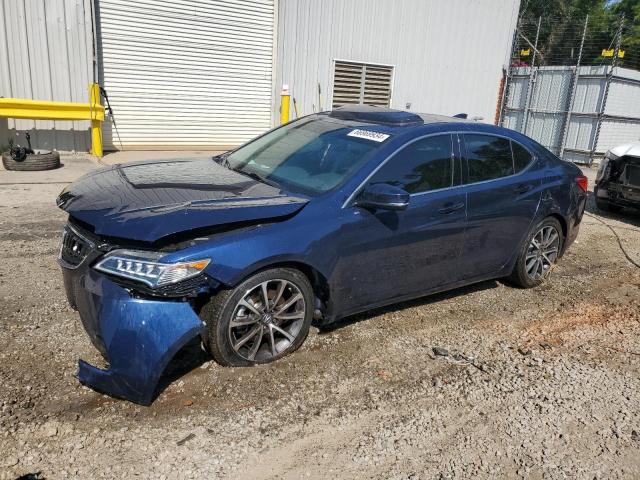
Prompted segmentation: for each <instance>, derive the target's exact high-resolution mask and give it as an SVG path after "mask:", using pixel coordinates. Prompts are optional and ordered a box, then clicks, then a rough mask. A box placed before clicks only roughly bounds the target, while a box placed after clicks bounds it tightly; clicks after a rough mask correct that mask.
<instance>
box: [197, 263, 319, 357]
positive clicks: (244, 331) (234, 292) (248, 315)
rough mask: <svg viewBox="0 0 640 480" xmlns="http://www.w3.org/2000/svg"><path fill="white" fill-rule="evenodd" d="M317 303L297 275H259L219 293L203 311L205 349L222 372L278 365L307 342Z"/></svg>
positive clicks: (289, 271)
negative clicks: (271, 363) (259, 365)
mask: <svg viewBox="0 0 640 480" xmlns="http://www.w3.org/2000/svg"><path fill="white" fill-rule="evenodd" d="M265 294H266V296H267V300H266V302H265V300H264V298H265V297H264V295H265ZM314 298H315V297H314V294H313V289H312V287H311V284H310V283H309V280H308V279H307V277H306V276H305V275H304V274H303V273H301V272H300V271H298V270H295V269H291V268H274V269H269V270H264V271H262V272H258V273H256V274H255V275H252V276H251V277H249V278H248V279H247V280H245V281H244V282H242V283H241V284H240V285H238V286H237V287H235V288H232V289H229V290H223V291H221V292H219V293H218V294H217V295H216V296H215V297H212V298H211V300H210V301H209V302H208V303H207V304H206V305H205V306H204V307H203V308H202V311H201V312H200V315H201V316H202V318H203V320H204V322H205V323H206V325H207V334H206V338H205V344H206V346H207V347H208V350H209V352H210V353H211V355H212V356H213V358H214V360H215V361H216V362H218V363H219V364H221V365H224V366H231V367H246V366H250V365H255V364H260V363H270V362H273V361H275V360H278V359H280V358H282V357H284V356H286V355H289V354H290V353H292V352H294V351H296V350H297V349H298V348H299V347H300V345H302V343H303V342H304V341H305V339H306V337H307V335H308V333H309V327H310V326H311V321H312V319H313V310H314ZM289 304H290V305H289ZM287 305H288V306H287Z"/></svg>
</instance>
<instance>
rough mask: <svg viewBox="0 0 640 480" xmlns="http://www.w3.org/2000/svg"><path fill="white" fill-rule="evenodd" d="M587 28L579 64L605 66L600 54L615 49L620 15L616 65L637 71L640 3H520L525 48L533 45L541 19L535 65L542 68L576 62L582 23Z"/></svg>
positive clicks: (596, 0)
mask: <svg viewBox="0 0 640 480" xmlns="http://www.w3.org/2000/svg"><path fill="white" fill-rule="evenodd" d="M587 15H589V24H588V28H587V35H586V38H585V43H584V50H583V63H585V64H589V63H591V64H594V63H595V64H597V63H607V62H608V61H610V59H609V58H603V57H602V50H609V49H612V48H614V47H615V38H616V32H617V30H618V27H619V25H620V18H621V16H622V15H624V19H625V21H624V25H625V27H624V30H623V36H622V50H624V51H625V58H624V59H620V61H619V62H620V64H621V65H623V66H625V67H629V68H635V69H640V0H613V1H612V0H522V3H521V5H520V24H521V29H522V33H523V35H524V37H526V40H525V39H524V38H522V37H521V40H520V45H523V46H524V47H525V48H526V47H527V46H530V45H529V43H527V40H528V42H530V43H533V42H534V38H535V32H536V28H537V23H538V20H539V19H540V18H541V19H542V21H541V27H540V36H539V40H538V50H539V53H540V56H539V58H538V61H539V62H541V63H542V64H546V65H562V64H572V63H574V62H575V60H576V58H577V52H578V49H579V46H580V39H581V36H582V30H583V26H584V20H585V18H586V16H587Z"/></svg>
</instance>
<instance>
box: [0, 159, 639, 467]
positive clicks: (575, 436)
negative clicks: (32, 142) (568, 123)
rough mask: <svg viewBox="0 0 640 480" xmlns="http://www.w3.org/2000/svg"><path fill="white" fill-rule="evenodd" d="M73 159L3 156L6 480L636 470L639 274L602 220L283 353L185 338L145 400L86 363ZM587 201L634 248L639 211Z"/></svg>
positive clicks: (1, 450) (0, 349) (2, 432)
mask: <svg viewBox="0 0 640 480" xmlns="http://www.w3.org/2000/svg"><path fill="white" fill-rule="evenodd" d="M65 163H66V166H65V167H64V168H63V169H61V170H60V171H59V173H54V174H49V176H48V177H46V178H45V181H43V182H42V183H41V184H37V185H33V184H31V185H29V184H25V182H28V181H30V179H36V180H37V179H38V178H39V177H35V176H32V177H29V178H27V177H25V176H24V175H23V176H17V174H13V173H12V172H4V171H0V248H1V250H0V251H2V252H3V253H2V254H1V256H0V259H1V261H0V381H1V386H0V409H1V411H0V479H13V478H16V477H18V476H20V475H25V474H36V473H38V472H40V475H39V476H38V475H35V476H33V477H32V478H47V479H49V478H70V477H71V478H73V477H78V478H123V477H127V478H131V477H135V476H138V477H142V478H229V479H233V478H244V479H246V478H287V479H289V478H331V479H333V478H380V479H382V478H384V479H446V478H472V477H473V478H497V477H500V478H534V479H536V478H545V479H556V478H588V479H593V478H607V479H608V478H640V395H639V394H638V392H639V391H640V336H639V333H640V270H639V269H637V268H636V267H633V266H632V265H631V263H629V262H628V261H627V260H626V259H625V257H624V256H623V254H622V252H621V250H620V248H619V246H618V244H617V241H616V239H615V237H614V235H613V233H612V232H611V231H610V230H609V229H608V228H607V227H606V226H604V225H603V224H602V223H600V222H599V221H598V220H597V219H596V218H593V217H590V216H587V217H585V219H584V221H583V226H582V230H581V233H580V236H579V237H578V241H577V243H576V244H574V245H573V247H572V248H571V249H570V250H569V252H568V253H567V254H566V256H565V258H564V259H563V260H562V262H561V263H560V264H559V265H558V267H557V268H556V269H555V270H554V272H553V274H552V276H551V278H550V279H549V281H548V282H547V283H546V284H545V285H543V286H541V287H539V288H537V289H533V290H519V289H515V288H512V287H510V286H508V285H505V284H503V283H501V282H484V283H481V284H479V285H475V286H471V287H467V288H463V289H458V290H455V291H453V292H449V293H446V294H441V295H436V296H432V297H428V298H425V299H421V300H418V301H413V302H410V303H404V304H401V305H397V306H394V307H392V308H387V309H383V310H377V311H374V312H371V313H369V314H367V315H360V316H358V317H355V318H350V319H348V320H346V321H343V322H341V323H340V324H338V325H337V326H336V328H334V329H332V330H330V331H324V332H319V331H317V330H315V329H313V331H312V333H311V334H310V336H309V339H308V340H307V342H306V343H305V345H304V346H303V347H302V348H301V349H300V351H299V352H297V353H296V354H294V355H292V356H289V357H287V358H286V359H284V360H281V361H279V362H277V363H276V364H273V365H267V366H260V367H254V368H248V369H233V368H222V367H220V366H218V365H216V364H215V363H213V362H212V361H211V360H210V359H209V358H207V357H206V356H204V355H202V354H200V353H199V352H198V351H197V350H194V349H192V350H188V351H185V352H183V353H182V354H181V355H180V358H178V359H177V360H176V361H175V362H174V364H173V365H172V372H171V374H170V377H169V378H168V379H167V380H166V382H165V383H166V385H167V386H166V388H165V390H164V391H163V392H162V393H161V395H160V396H159V397H158V399H157V400H156V401H155V402H154V403H153V404H152V405H151V406H150V407H141V406H137V405H134V404H131V403H128V402H124V401H119V400H114V399H111V398H109V397H106V396H103V395H100V394H98V393H95V392H93V391H91V390H89V389H87V388H85V387H82V386H81V385H80V384H79V383H78V382H77V381H76V379H75V378H74V374H75V370H76V362H77V359H78V358H79V357H82V358H85V359H87V360H89V361H96V360H97V359H98V356H97V354H96V352H95V351H94V349H93V348H92V347H91V345H90V342H89V340H88V338H87V337H86V335H85V333H84V331H83V330H82V327H81V325H80V323H79V320H78V317H77V314H76V313H75V312H74V311H72V310H71V309H70V308H69V307H68V306H67V305H66V301H65V298H64V293H63V289H62V282H61V277H60V273H59V268H58V266H57V264H56V259H55V258H56V254H57V249H58V241H59V232H60V229H61V227H62V225H63V223H64V221H65V217H64V215H63V214H62V212H60V211H58V210H57V209H56V208H55V207H54V205H53V199H54V197H55V194H56V193H57V192H58V191H59V190H60V189H61V188H62V186H63V185H64V183H63V182H64V181H66V180H68V178H66V177H64V175H71V176H72V177H73V176H77V174H78V173H81V170H82V169H85V170H86V169H90V168H92V165H91V164H88V163H87V162H86V161H84V162H83V161H81V160H73V161H67V162H65ZM65 169H66V170H65ZM74 172H75V174H74ZM588 173H589V176H590V177H591V178H592V179H593V172H592V171H589V172H588ZM36 180H33V181H36ZM55 182H60V183H55ZM588 210H589V211H590V212H591V213H595V214H597V215H598V217H599V218H601V219H602V220H604V221H605V222H607V223H608V224H610V225H612V226H613V228H614V229H615V231H616V232H617V234H618V235H619V237H620V239H621V242H622V243H623V245H624V246H625V249H626V250H627V251H628V253H629V255H630V256H631V257H632V258H634V259H636V260H637V261H640V215H639V214H634V213H626V214H625V215H624V216H613V215H608V216H602V215H601V214H600V213H598V212H595V209H594V207H593V204H592V203H590V205H589V208H588ZM433 347H440V348H442V349H446V352H445V351H440V350H438V349H436V350H437V353H438V354H436V353H434V349H433ZM445 353H446V355H442V354H445Z"/></svg>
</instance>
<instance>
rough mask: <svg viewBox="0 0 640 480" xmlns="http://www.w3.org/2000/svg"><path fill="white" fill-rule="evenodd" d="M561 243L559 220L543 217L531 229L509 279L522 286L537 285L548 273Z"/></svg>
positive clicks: (560, 249) (554, 261)
mask: <svg viewBox="0 0 640 480" xmlns="http://www.w3.org/2000/svg"><path fill="white" fill-rule="evenodd" d="M563 245H564V237H563V234H562V226H561V225H560V222H559V221H558V220H557V219H555V218H553V217H547V218H545V219H544V220H542V221H541V222H539V223H538V224H536V225H535V226H534V227H533V228H532V229H531V232H530V233H529V235H528V236H527V239H526V241H525V242H524V245H523V247H522V249H521V251H520V254H519V256H518V260H517V261H516V265H515V267H514V268H513V272H512V273H511V276H510V277H509V280H510V281H511V282H512V283H514V284H516V285H517V286H519V287H522V288H533V287H537V286H538V285H540V284H541V283H542V282H544V281H545V279H546V278H547V276H548V275H549V272H550V271H551V269H552V268H553V265H554V264H555V263H556V261H557V260H558V257H559V255H560V252H562V247H563Z"/></svg>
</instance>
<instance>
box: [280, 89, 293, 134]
mask: <svg viewBox="0 0 640 480" xmlns="http://www.w3.org/2000/svg"><path fill="white" fill-rule="evenodd" d="M290 101H291V95H290V94H289V85H286V84H285V85H282V92H281V93H280V125H284V124H285V123H287V122H289V108H290V107H289V105H290Z"/></svg>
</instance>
